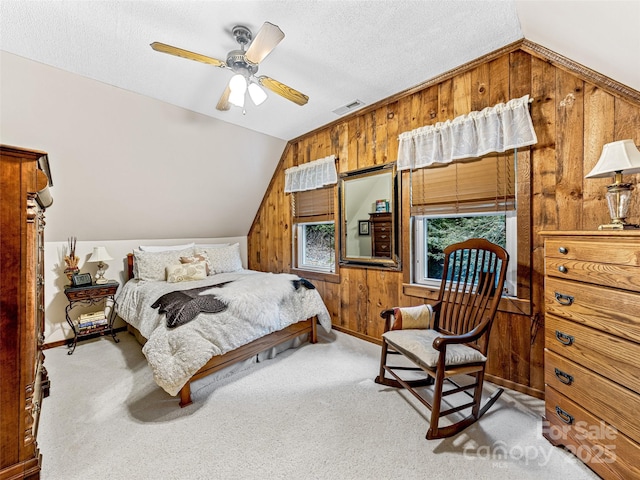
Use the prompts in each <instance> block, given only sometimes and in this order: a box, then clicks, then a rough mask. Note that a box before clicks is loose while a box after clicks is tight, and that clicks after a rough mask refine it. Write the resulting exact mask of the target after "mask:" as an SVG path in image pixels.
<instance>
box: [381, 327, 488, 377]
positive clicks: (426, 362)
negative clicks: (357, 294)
mask: <svg viewBox="0 0 640 480" xmlns="http://www.w3.org/2000/svg"><path fill="white" fill-rule="evenodd" d="M382 336H383V337H384V338H385V340H386V341H387V342H388V343H389V345H391V346H392V347H393V348H394V349H396V350H398V351H399V352H401V353H402V354H403V355H405V356H407V357H408V358H410V359H411V360H412V361H414V362H415V363H417V364H418V365H420V366H422V367H426V368H431V369H433V368H435V367H436V365H437V364H438V357H439V356H440V352H439V351H438V350H436V349H435V348H433V341H434V340H435V339H436V338H437V337H441V336H442V334H441V333H440V332H438V331H436V330H422V329H420V330H389V331H388V332H386V333H384V334H383V335H382ZM486 360H487V357H485V356H484V355H483V354H482V353H480V352H479V351H478V350H476V349H475V348H471V347H468V346H467V345H463V344H450V345H447V353H446V357H445V364H446V365H447V366H451V365H464V364H467V363H478V362H485V361H486Z"/></svg>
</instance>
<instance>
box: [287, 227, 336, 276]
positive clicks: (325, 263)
mask: <svg viewBox="0 0 640 480" xmlns="http://www.w3.org/2000/svg"><path fill="white" fill-rule="evenodd" d="M296 229H297V232H296V236H297V237H298V242H297V243H298V244H297V253H298V256H297V257H298V267H297V268H299V269H303V270H317V271H320V272H331V273H333V272H335V267H336V241H335V229H336V227H335V223H334V222H321V223H298V224H297V225H296Z"/></svg>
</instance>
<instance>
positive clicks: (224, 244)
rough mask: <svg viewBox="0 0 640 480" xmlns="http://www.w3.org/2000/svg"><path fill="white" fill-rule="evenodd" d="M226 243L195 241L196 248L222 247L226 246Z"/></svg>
mask: <svg viewBox="0 0 640 480" xmlns="http://www.w3.org/2000/svg"><path fill="white" fill-rule="evenodd" d="M229 245H230V244H228V243H196V250H202V249H204V248H223V247H228V246H229Z"/></svg>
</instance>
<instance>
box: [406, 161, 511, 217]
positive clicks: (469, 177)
mask: <svg viewBox="0 0 640 480" xmlns="http://www.w3.org/2000/svg"><path fill="white" fill-rule="evenodd" d="M515 179H516V172H515V154H514V153H509V154H497V155H491V156H487V157H483V158H481V159H478V160H475V161H469V162H460V161H459V162H455V163H450V164H447V165H446V166H444V167H428V168H421V169H419V170H413V171H412V172H411V215H436V214H456V213H475V212H492V211H504V210H515V202H516V195H515V191H516V186H515V184H516V180H515Z"/></svg>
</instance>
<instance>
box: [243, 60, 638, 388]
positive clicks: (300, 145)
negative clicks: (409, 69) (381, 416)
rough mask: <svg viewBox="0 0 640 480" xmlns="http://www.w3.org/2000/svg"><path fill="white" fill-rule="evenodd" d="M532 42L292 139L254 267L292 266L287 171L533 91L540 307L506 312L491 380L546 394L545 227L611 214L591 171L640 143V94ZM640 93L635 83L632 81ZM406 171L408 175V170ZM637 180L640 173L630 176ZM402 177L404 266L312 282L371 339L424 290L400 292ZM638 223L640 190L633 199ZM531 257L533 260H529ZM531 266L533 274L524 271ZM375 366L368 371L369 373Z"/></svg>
mask: <svg viewBox="0 0 640 480" xmlns="http://www.w3.org/2000/svg"><path fill="white" fill-rule="evenodd" d="M528 50H529V49H527V48H520V47H515V48H514V49H513V50H512V51H509V52H507V53H503V54H500V55H493V56H492V57H491V58H487V59H486V61H483V60H480V61H476V62H474V63H473V64H470V66H469V68H466V69H461V70H459V71H456V72H455V73H454V74H452V75H451V76H450V78H444V79H443V80H442V81H439V82H438V83H435V84H426V86H425V87H424V88H421V89H418V90H417V91H412V92H409V93H406V94H402V95H398V96H396V97H393V98H391V99H389V100H387V101H385V102H381V103H380V104H378V105H375V106H374V107H375V108H370V109H368V110H365V111H364V113H362V114H359V115H358V114H356V115H353V116H350V117H348V118H345V119H344V120H343V121H337V122H334V123H333V124H330V125H328V126H327V127H326V128H322V129H319V130H316V131H313V132H310V133H309V134H307V135H305V136H302V137H300V138H298V139H296V140H294V141H292V142H290V143H289V145H288V148H287V149H286V150H285V153H284V154H283V157H282V160H281V162H280V165H279V167H278V168H277V170H276V172H275V174H274V177H273V179H272V181H271V185H270V187H269V189H268V190H267V192H266V193H265V198H264V201H263V204H262V206H261V208H260V210H259V211H258V213H257V215H256V219H255V221H254V224H253V226H252V229H251V231H250V233H249V238H248V242H249V267H250V268H252V269H255V270H263V271H272V272H288V271H289V270H290V268H291V257H292V246H291V207H290V199H289V196H288V195H285V194H284V169H286V168H289V167H291V166H295V165H300V164H302V163H305V162H309V161H312V160H315V159H318V158H322V157H325V156H327V155H331V154H335V155H336V156H337V157H338V158H339V162H338V170H339V172H340V173H342V172H347V171H350V170H354V169H357V168H362V167H367V166H370V165H375V164H383V163H387V162H391V161H394V160H395V159H396V155H397V149H398V134H399V133H402V132H404V131H407V130H411V129H414V128H417V127H420V126H423V125H429V124H434V123H436V122H439V121H445V120H447V119H452V118H454V117H456V116H458V115H463V114H466V113H469V112H470V111H474V110H481V109H482V108H484V107H487V106H491V105H494V104H496V103H500V102H505V101H508V100H509V99H511V98H517V97H520V96H522V95H525V94H530V95H531V96H532V98H533V104H532V106H531V114H532V119H533V122H534V127H535V130H536V133H537V135H538V144H537V145H535V146H534V147H532V149H531V151H530V152H525V153H524V154H521V153H519V154H518V168H519V171H520V174H519V179H523V178H524V179H527V178H528V179H529V180H530V185H529V186H527V185H526V184H523V185H520V186H519V188H520V190H519V194H520V195H523V194H524V195H529V196H530V199H531V200H530V202H529V204H525V206H524V208H521V209H520V211H519V212H518V222H519V224H520V225H523V224H525V225H527V227H528V229H529V230H530V232H531V233H530V236H529V238H527V239H520V241H519V243H520V244H521V245H527V246H528V248H522V249H521V251H519V252H518V262H519V264H520V266H521V267H523V268H525V267H526V269H527V272H528V273H529V274H530V278H531V300H532V309H531V310H532V314H531V315H530V316H529V315H517V314H513V313H505V312H500V313H499V314H498V317H497V319H496V323H495V324H494V325H495V326H494V330H493V332H492V339H491V343H490V349H489V359H490V362H489V368H488V374H489V379H490V380H492V381H494V382H496V383H500V384H502V385H506V386H508V387H511V388H515V389H517V390H520V391H523V392H526V393H529V394H532V395H535V396H538V397H542V396H543V394H544V379H543V349H544V340H543V333H542V327H543V325H544V310H543V308H544V307H543V268H544V265H543V239H542V238H541V237H540V236H539V235H538V234H537V232H539V231H541V230H554V229H559V230H581V229H586V230H591V229H595V228H597V226H598V225H599V224H600V223H605V222H606V221H607V220H608V211H607V208H606V202H605V201H604V193H605V186H606V185H607V184H609V183H611V181H609V180H608V179H593V180H589V179H585V178H584V175H585V174H586V173H588V172H589V170H590V169H591V168H592V167H593V166H594V165H595V163H596V162H597V160H598V158H599V156H600V153H601V151H602V145H603V144H605V143H608V142H611V141H614V140H622V139H626V138H631V139H633V140H634V141H635V143H636V145H640V102H637V101H635V99H634V98H631V99H629V98H628V96H627V97H625V96H624V95H617V94H616V92H613V93H611V89H607V88H602V85H599V84H598V81H597V79H596V80H594V81H585V80H584V75H577V74H575V73H571V72H570V71H569V70H570V69H569V70H567V69H566V68H562V67H561V66H555V65H554V64H553V62H551V61H549V59H547V58H544V56H543V55H540V54H538V53H537V52H531V51H528ZM633 92H635V91H633ZM405 176H406V174H405ZM625 180H626V181H630V182H634V183H636V184H637V183H638V182H639V181H640V175H635V176H632V175H629V176H625ZM407 185H408V182H407V181H405V180H403V181H402V192H401V193H402V201H403V212H402V225H401V228H402V259H403V268H404V270H405V271H404V272H392V271H383V270H376V269H365V268H352V267H349V268H341V269H340V270H339V277H340V282H339V283H329V282H324V281H318V280H315V281H314V283H315V285H316V286H317V288H318V290H319V291H320V293H321V295H322V297H323V299H324V301H325V303H326V305H327V307H328V309H329V311H330V313H331V315H332V318H333V324H334V325H335V326H336V327H337V328H338V329H340V330H342V331H346V332H348V333H351V334H353V335H356V336H359V337H361V338H365V339H368V340H371V341H379V339H380V336H381V334H382V328H383V324H382V320H381V318H380V316H379V313H380V311H381V310H382V309H384V308H388V307H391V306H395V305H416V304H419V303H421V302H423V299H421V298H416V297H409V296H406V295H405V294H403V287H402V284H403V278H405V279H406V275H407V272H408V268H409V261H410V257H409V237H410V235H409V213H408V205H409V201H408V200H409V193H408V186H407ZM630 212H631V213H632V215H633V216H632V217H630V218H629V219H628V220H629V221H631V222H633V223H640V192H636V195H635V197H634V200H633V204H632V205H631V208H630ZM529 265H530V266H531V267H529ZM527 272H525V274H526V273H527ZM375 374H376V372H371V375H372V378H373V376H375Z"/></svg>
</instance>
